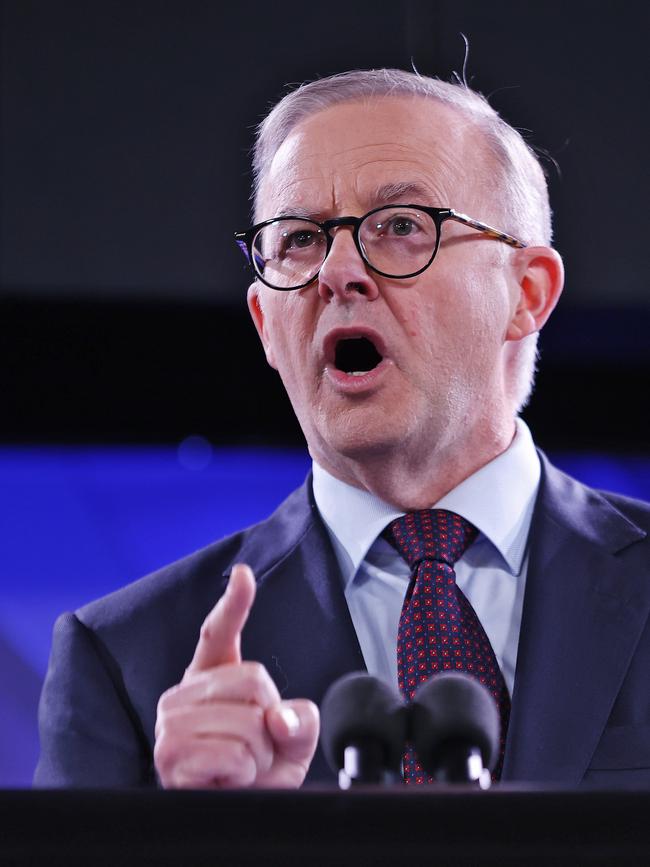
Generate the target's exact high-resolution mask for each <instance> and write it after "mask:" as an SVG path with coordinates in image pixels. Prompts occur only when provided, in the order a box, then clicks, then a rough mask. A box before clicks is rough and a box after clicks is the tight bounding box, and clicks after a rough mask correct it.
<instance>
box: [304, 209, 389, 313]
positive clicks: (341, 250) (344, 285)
mask: <svg viewBox="0 0 650 867" xmlns="http://www.w3.org/2000/svg"><path fill="white" fill-rule="evenodd" d="M333 235H334V240H333V241H332V246H331V247H330V251H329V253H328V254H327V258H326V259H325V262H324V263H323V267H322V268H321V269H320V274H319V275H318V294H319V295H320V296H321V298H323V300H324V301H328V302H329V301H332V300H334V299H335V298H337V299H338V300H341V301H350V300H351V298H353V297H356V296H358V295H363V296H364V297H365V298H366V299H367V300H368V301H373V300H374V299H375V298H377V297H378V295H379V289H378V287H377V284H376V283H375V280H374V277H373V276H372V271H370V270H369V269H368V268H367V266H366V263H365V262H364V261H363V259H362V258H361V254H360V253H359V251H358V250H357V247H356V245H355V243H354V238H353V237H352V231H351V230H350V229H349V228H348V227H347V226H339V227H337V228H336V229H334V230H333Z"/></svg>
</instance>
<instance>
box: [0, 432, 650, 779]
mask: <svg viewBox="0 0 650 867" xmlns="http://www.w3.org/2000/svg"><path fill="white" fill-rule="evenodd" d="M553 459H554V460H555V463H556V464H558V465H559V466H560V467H562V468H563V469H565V470H566V471H568V472H570V473H571V474H572V475H574V476H576V477H577V478H579V479H581V480H582V481H584V482H587V483H588V484H591V485H593V486H594V487H600V488H605V489H609V490H616V491H620V492H623V493H626V494H628V495H630V496H635V497H639V498H642V499H650V458H648V457H636V458H635V457H620V456H619V457H613V456H607V455H595V454H591V455H588V454H580V455H575V454H574V455H568V454H566V455H553ZM308 469H309V459H308V456H307V454H306V453H305V452H304V451H300V450H271V449H254V450H253V449H244V448H229V449H216V450H214V451H211V449H210V447H209V446H208V445H207V443H201V442H200V441H199V442H191V441H190V442H187V441H186V442H185V443H184V444H182V445H181V446H180V447H179V448H174V447H171V446H161V447H150V446H149V447H146V448H145V447H129V448H124V447H119V448H118V447H110V448H108V447H107V448H96V447H92V448H91V447H87V448H79V447H75V448H72V447H69V448H64V447H57V448H55V447H48V448H24V447H4V448H0V480H1V481H2V486H1V490H2V500H1V502H0V527H2V547H3V555H2V569H1V572H0V689H1V695H2V699H0V786H25V785H29V783H30V780H31V774H32V771H33V768H34V765H35V762H36V758H37V753H38V737H37V730H36V706H37V702H38V694H39V690H40V684H41V682H42V679H43V676H44V674H45V669H46V666H47V658H48V653H49V645H50V635H51V629H52V624H53V622H54V620H55V618H56V616H57V615H58V614H59V613H60V612H61V611H63V610H68V609H74V608H76V607H78V606H79V605H81V604H83V603H85V602H87V601H89V600H91V599H93V598H96V597H97V596H101V595H103V594H105V593H108V592H110V591H111V590H114V589H115V588H117V587H119V586H121V585H123V584H125V583H127V582H129V581H132V580H135V579H137V578H139V577H140V576H142V575H144V574H146V573H147V572H151V571H152V570H154V569H157V568H158V567H160V566H163V565H164V564H166V563H169V562H171V561H173V560H175V559H177V558H179V557H182V556H183V555H185V554H188V553H189V552H190V551H192V550H194V549H196V548H200V547H202V546H203V545H206V544H208V543H209V542H211V541H213V540H214V539H216V538H218V537H220V536H223V535H226V534H228V533H230V532H232V531H234V530H237V529H240V528H241V527H243V526H245V525H247V524H251V523H254V522H256V521H258V520H260V519H262V518H264V517H265V516H267V515H268V514H269V513H270V512H271V511H272V510H273V509H274V508H275V506H276V505H278V503H279V502H280V501H281V500H282V499H283V498H284V497H285V496H286V495H287V494H288V493H289V492H290V491H291V490H292V489H293V488H295V487H296V486H297V485H299V484H300V483H301V482H302V481H303V479H304V477H305V475H306V473H307V471H308Z"/></svg>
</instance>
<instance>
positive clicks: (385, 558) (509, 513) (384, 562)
mask: <svg viewBox="0 0 650 867" xmlns="http://www.w3.org/2000/svg"><path fill="white" fill-rule="evenodd" d="M313 472H314V497H315V500H316V505H317V506H318V510H319V512H320V514H321V517H322V518H323V521H324V522H325V526H326V527H327V529H328V531H329V534H330V537H331V539H332V543H333V545H334V551H335V552H336V556H337V559H338V562H339V566H340V568H341V575H342V577H343V585H344V590H345V598H346V600H347V603H348V606H349V609H350V615H351V617H352V622H353V624H354V628H355V630H356V633H357V637H358V639H359V644H360V646H361V652H362V653H363V657H364V660H365V663H366V666H367V668H368V671H369V672H370V674H372V675H374V676H375V677H378V678H380V679H381V680H383V681H384V682H386V683H388V684H390V685H392V686H394V687H395V686H396V685H397V627H398V624H399V617H400V612H401V610H402V603H403V601H404V596H405V594H406V590H407V588H408V585H409V581H410V577H411V576H410V571H409V568H408V566H407V564H406V562H405V561H404V560H403V559H402V558H401V557H400V555H399V554H398V553H397V551H395V549H394V548H393V547H392V546H391V545H390V544H389V543H388V542H386V541H385V540H384V539H383V538H382V537H381V535H380V534H381V532H382V530H383V529H384V528H385V527H386V526H387V525H388V524H389V523H390V522H391V521H393V520H394V519H395V518H398V517H400V515H403V514H404V512H400V511H399V510H397V509H396V508H395V507H394V506H391V505H389V504H388V503H385V502H384V501H383V500H380V499H379V498H378V497H376V496H374V494H371V493H369V492H368V491H364V490H362V489H361V488H355V487H353V486H351V485H348V484H346V483H345V482H341V481H340V480H339V479H336V478H334V477H333V476H332V475H330V473H328V472H326V471H325V470H324V469H323V468H322V467H320V466H319V465H318V464H316V463H314V468H313ZM540 472H541V469H540V462H539V457H538V455H537V452H536V451H535V446H534V444H533V440H532V437H531V434H530V431H529V430H528V427H527V426H526V425H525V423H524V422H523V421H521V419H517V428H516V433H515V437H514V439H513V441H512V443H511V444H510V446H509V447H508V448H507V449H506V451H505V452H503V453H502V454H500V455H499V456H498V457H496V458H494V460H492V461H490V463H488V464H486V465H485V466H484V467H481V469H480V470H478V471H477V472H475V473H474V474H473V475H472V476H470V477H469V478H467V479H465V480H464V481H462V482H461V483H460V484H459V485H458V486H457V487H456V488H454V489H453V490H452V491H450V492H449V493H448V494H445V496H444V497H443V498H442V499H441V500H439V501H438V502H437V503H434V504H433V505H432V507H431V508H435V509H448V510H449V511H452V512H456V513H457V514H458V515H462V517H463V518H466V519H467V520H468V521H470V522H471V523H472V524H474V526H475V527H477V528H478V530H479V531H480V532H479V535H478V537H477V539H476V541H475V542H474V544H473V545H472V546H471V547H470V548H469V549H468V550H467V551H466V552H465V554H464V555H463V556H462V557H461V559H460V560H459V561H458V563H457V564H456V567H455V570H456V580H457V583H458V586H459V587H460V589H461V590H462V591H463V593H464V594H465V596H466V597H467V598H468V599H469V601H470V602H471V604H472V606H473V608H474V610H475V611H476V613H477V615H478V617H479V620H480V621H481V623H482V624H483V628H484V629H485V632H486V633H487V636H488V638H489V639H490V642H491V643H492V647H493V648H494V652H495V654H496V657H497V660H498V663H499V666H500V667H501V671H502V672H503V676H504V678H505V682H506V684H507V686H508V689H509V691H510V694H511V695H512V689H513V684H514V679H515V665H516V662H517V646H518V644H519V630H520V627H521V611H522V606H523V601H524V590H525V585H526V573H527V568H528V534H529V530H530V521H531V518H532V514H533V509H534V506H535V499H536V497H537V489H538V487H539V478H540Z"/></svg>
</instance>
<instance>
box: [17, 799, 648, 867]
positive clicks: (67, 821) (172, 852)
mask: <svg viewBox="0 0 650 867" xmlns="http://www.w3.org/2000/svg"><path fill="white" fill-rule="evenodd" d="M0 864H2V865H3V867H5V865H36V864H39V865H40V864H43V865H52V864H69V865H84V867H93V865H111V867H116V865H154V864H156V865H158V864H160V865H179V867H180V865H226V867H231V865H232V867H239V865H253V864H254V865H257V867H259V865H267V864H270V865H275V864H277V865H283V867H284V865H287V867H293V865H299V864H300V865H309V864H316V865H320V864H336V865H339V864H341V865H348V864H349V865H366V864H368V865H392V867H401V865H425V864H431V865H462V867H465V865H467V867H469V865H472V867H475V865H517V867H528V865H555V864H576V865H583V864H587V865H592V864H593V865H614V867H619V865H628V864H629V865H632V864H634V865H637V864H638V865H648V864H650V791H649V792H609V791H607V792H605V791H587V792H584V791H583V792H578V791H557V790H555V791H539V790H531V789H527V790H524V789H521V788H515V787H508V786H503V787H500V788H495V789H493V790H492V791H489V792H480V791H471V790H466V789H464V788H462V787H454V788H453V789H452V788H449V789H445V788H443V787H436V790H435V791H433V790H427V791H426V792H422V791H421V790H407V789H399V790H379V791H378V790H354V791H350V792H339V791H338V790H324V789H311V790H302V791H298V792H216V793H207V792H205V793H204V792H161V791H154V792H145V791H127V792H125V791H119V792H117V791H116V792H112V791H98V790H86V791H55V790H51V791H35V792H30V791H5V792H0Z"/></svg>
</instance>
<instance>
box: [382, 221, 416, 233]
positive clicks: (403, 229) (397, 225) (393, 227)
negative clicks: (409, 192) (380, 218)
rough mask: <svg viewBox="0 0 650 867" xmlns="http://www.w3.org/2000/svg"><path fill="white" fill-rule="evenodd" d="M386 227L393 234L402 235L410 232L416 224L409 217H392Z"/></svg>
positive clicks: (414, 228)
mask: <svg viewBox="0 0 650 867" xmlns="http://www.w3.org/2000/svg"><path fill="white" fill-rule="evenodd" d="M387 228H388V230H389V231H390V233H391V234H393V235H399V236H404V235H410V234H412V233H413V232H414V231H415V230H416V229H417V226H416V225H415V223H414V222H413V220H411V219H410V218H409V217H394V218H393V219H392V220H391V221H390V223H389V225H388V226H387Z"/></svg>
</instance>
